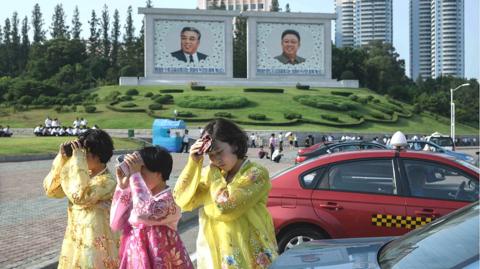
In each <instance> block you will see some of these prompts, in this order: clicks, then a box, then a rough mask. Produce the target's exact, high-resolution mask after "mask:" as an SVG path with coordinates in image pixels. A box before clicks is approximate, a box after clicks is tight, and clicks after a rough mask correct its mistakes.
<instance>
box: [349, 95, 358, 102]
mask: <svg viewBox="0 0 480 269" xmlns="http://www.w3.org/2000/svg"><path fill="white" fill-rule="evenodd" d="M350 100H352V101H355V102H356V101H357V100H358V95H355V94H354V95H351V96H350Z"/></svg>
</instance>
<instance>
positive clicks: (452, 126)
mask: <svg viewBox="0 0 480 269" xmlns="http://www.w3.org/2000/svg"><path fill="white" fill-rule="evenodd" d="M466 86H470V84H469V83H465V84H462V85H460V86H458V87H456V88H455V89H450V137H451V138H452V140H453V143H454V144H455V103H454V102H453V92H454V91H456V90H458V89H460V88H461V87H466Z"/></svg>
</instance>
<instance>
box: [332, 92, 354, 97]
mask: <svg viewBox="0 0 480 269" xmlns="http://www.w3.org/2000/svg"><path fill="white" fill-rule="evenodd" d="M331 94H333V95H339V96H345V97H348V96H350V95H352V94H353V92H339V91H332V92H331Z"/></svg>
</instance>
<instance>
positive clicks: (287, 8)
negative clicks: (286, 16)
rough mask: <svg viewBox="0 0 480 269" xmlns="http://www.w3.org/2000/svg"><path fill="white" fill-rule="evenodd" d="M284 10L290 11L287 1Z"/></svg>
mask: <svg viewBox="0 0 480 269" xmlns="http://www.w3.org/2000/svg"><path fill="white" fill-rule="evenodd" d="M285 12H290V4H289V3H287V4H286V5H285Z"/></svg>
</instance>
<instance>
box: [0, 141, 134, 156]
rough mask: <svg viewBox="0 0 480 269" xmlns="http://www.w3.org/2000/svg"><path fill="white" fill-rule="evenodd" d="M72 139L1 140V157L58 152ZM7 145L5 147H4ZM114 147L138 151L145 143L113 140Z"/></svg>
mask: <svg viewBox="0 0 480 269" xmlns="http://www.w3.org/2000/svg"><path fill="white" fill-rule="evenodd" d="M72 139H73V138H72V137H10V138H1V139H0V141H1V142H0V143H2V146H1V147H0V156H11V155H34V154H45V153H56V152H58V148H59V145H60V144H61V143H63V142H65V141H69V140H72ZM4 145H5V146H4ZM113 145H114V147H115V149H116V150H119V149H132V150H133V149H138V148H140V147H142V146H143V143H141V142H139V141H137V140H133V139H129V138H113Z"/></svg>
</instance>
